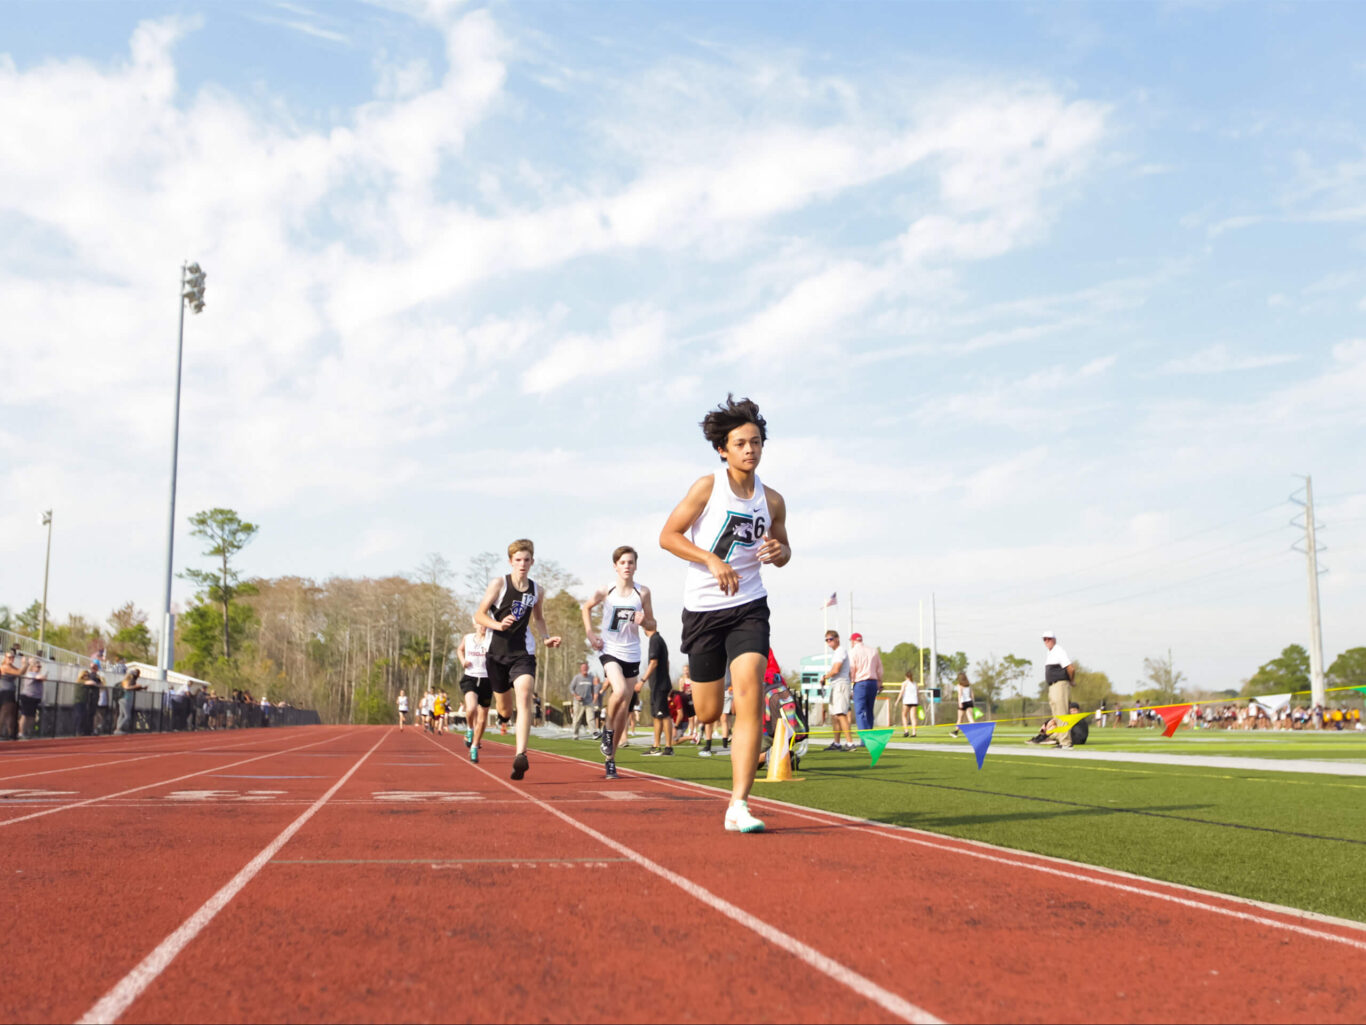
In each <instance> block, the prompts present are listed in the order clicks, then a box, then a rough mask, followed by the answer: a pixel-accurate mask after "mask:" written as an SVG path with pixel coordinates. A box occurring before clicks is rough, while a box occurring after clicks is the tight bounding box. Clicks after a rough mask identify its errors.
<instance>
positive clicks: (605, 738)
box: [580, 545, 655, 779]
mask: <svg viewBox="0 0 1366 1025" xmlns="http://www.w3.org/2000/svg"><path fill="white" fill-rule="evenodd" d="M612 565H613V566H614V567H615V568H616V571H617V579H616V581H615V582H614V583H611V584H608V585H607V586H605V587H599V588H598V589H597V590H596V591H594V592H593V595H592V597H590V598H589V599H588V600H587V601H585V602H584V603H583V605H582V606H581V607H580V609H581V611H582V613H583V629H584V633H585V634H587V636H588V643H589V645H590V646H591V647H592V648H593V649H594V650H595V651H597V652H598V659H599V660H600V661H601V662H602V672H603V675H604V676H606V677H607V682H608V684H609V685H610V686H611V688H612V694H611V696H610V697H609V698H608V699H607V720H606V722H605V723H604V724H603V730H602V755H603V757H604V758H605V759H606V760H607V764H606V776H607V778H608V779H616V778H617V748H618V747H619V746H620V745H621V742H622V740H623V739H624V738H625V736H626V729H627V725H628V723H629V722H630V719H631V706H632V704H633V703H634V702H633V699H634V698H635V695H636V692H637V691H638V690H639V689H640V627H641V626H644V627H645V628H646V629H647V630H653V629H654V628H655V614H654V609H653V608H652V607H651V604H650V589H649V588H648V587H638V586H637V585H636V582H635V580H636V550H635V549H634V548H632V547H631V546H630V545H622V546H621V547H619V548H618V549H617V550H616V551H614V552H613V553H612ZM599 605H601V606H602V626H601V629H600V631H599V633H594V632H593V621H592V616H593V610H594V609H595V608H597V607H598V606H599Z"/></svg>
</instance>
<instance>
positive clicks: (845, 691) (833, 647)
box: [821, 630, 854, 751]
mask: <svg viewBox="0 0 1366 1025" xmlns="http://www.w3.org/2000/svg"><path fill="white" fill-rule="evenodd" d="M825 646H826V647H827V648H829V649H830V668H829V669H827V670H826V671H825V672H824V673H822V674H821V686H825V685H826V684H827V683H828V684H829V685H830V724H831V726H832V728H833V729H834V731H835V737H834V739H833V740H832V741H831V742H830V746H829V747H827V748H826V750H827V751H839V750H841V749H842V750H845V751H852V750H853V749H854V735H853V733H852V732H851V731H850V729H849V709H850V706H851V705H852V704H853V700H854V694H853V688H852V687H851V686H850V684H849V654H848V652H846V651H845V650H844V648H843V646H842V645H841V644H840V635H839V633H838V632H837V631H835V630H827V631H826V634H825ZM841 733H843V734H844V737H845V742H844V743H843V744H841V743H840V734H841Z"/></svg>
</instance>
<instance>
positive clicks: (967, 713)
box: [953, 673, 973, 737]
mask: <svg viewBox="0 0 1366 1025" xmlns="http://www.w3.org/2000/svg"><path fill="white" fill-rule="evenodd" d="M954 690H956V691H957V692H958V719H957V721H956V723H955V724H954V727H953V736H955V737H961V736H962V735H963V731H962V730H960V729H959V728H958V727H959V726H962V725H963V723H966V722H972V721H973V719H972V684H970V683H968V674H967V673H959V674H958V679H957V680H956V681H955V682H954Z"/></svg>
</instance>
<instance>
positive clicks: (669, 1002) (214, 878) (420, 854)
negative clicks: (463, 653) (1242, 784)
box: [0, 727, 1366, 1022]
mask: <svg viewBox="0 0 1366 1025" xmlns="http://www.w3.org/2000/svg"><path fill="white" fill-rule="evenodd" d="M510 762H511V749H510V748H506V747H503V746H500V745H496V744H493V745H489V747H488V748H487V752H486V754H485V760H484V762H483V763H482V764H481V765H480V766H478V767H476V766H472V765H470V764H469V762H468V761H467V759H466V754H465V747H464V744H463V742H462V741H461V740H460V738H459V737H458V736H457V737H447V738H441V739H439V740H438V739H433V738H430V737H428V736H426V735H425V734H422V733H420V732H418V731H416V730H411V729H410V730H407V731H405V732H404V733H403V734H402V735H399V734H398V733H397V732H396V731H394V730H393V729H392V728H379V727H309V728H293V729H280V730H254V731H242V732H237V731H234V732H229V733H215V734H192V735H176V736H165V737H156V738H107V739H106V738H100V739H94V740H89V739H87V740H84V741H64V742H51V743H44V742H35V743H31V744H25V745H9V746H7V747H6V748H5V749H4V751H3V753H0V790H3V791H4V795H3V796H0V843H3V847H2V848H0V849H3V850H4V851H5V854H6V870H7V875H8V878H9V880H10V887H11V889H10V894H9V896H10V897H11V898H12V899H11V901H10V902H9V906H10V907H11V909H12V910H11V914H10V915H9V916H8V919H7V922H6V925H7V926H8V936H7V937H6V939H7V942H6V950H7V953H8V955H9V962H10V971H9V973H8V974H7V979H8V982H7V984H6V985H5V986H4V987H3V988H0V1017H3V1019H4V1020H7V1021H68V1022H69V1021H113V1020H120V1021H126V1022H141V1021H233V1022H236V1021H315V1020H321V1021H355V1020H363V1021H466V1020H475V1021H636V1020H662V1021H675V1020H683V1021H699V1020H702V1021H725V1022H730V1021H757V1020H764V1021H773V1020H785V1021H836V1022H846V1021H848V1022H862V1021H897V1020H910V1021H933V1020H936V1019H938V1020H944V1021H1058V1020H1073V1021H1170V1020H1184V1021H1210V1022H1214V1021H1230V1020H1243V1021H1305V1022H1309V1021H1360V1020H1361V1007H1362V1006H1363V1004H1362V1000H1363V997H1366V985H1364V984H1363V982H1362V980H1363V978H1366V929H1362V928H1361V927H1359V926H1356V925H1353V924H1350V923H1343V922H1337V921H1332V920H1325V919H1322V918H1317V917H1313V916H1308V915H1302V914H1299V913H1295V912H1291V911H1287V910H1285V909H1276V908H1271V907H1267V906H1263V905H1255V904H1250V903H1248V902H1245V901H1238V900H1234V899H1230V898H1223V897H1218V896H1214V895H1211V894H1206V893H1203V892H1200V891H1195V890H1190V889H1186V888H1182V887H1177V886H1172V885H1169V884H1163V883H1156V882H1152V881H1149V880H1142V879H1136V878H1135V877H1132V876H1126V875H1122V874H1118V873H1111V872H1107V871H1104V870H1099V869H1094V868H1089V867H1084V866H1078V865H1075V864H1072V863H1069V862H1062V861H1056V860H1051V859H1047V858H1041V857H1037V856H1033V855H1028V854H1021V853H1018V852H1013V851H1007V850H1003V849H1000V848H993V847H987V846H984V845H980V844H974V843H970V842H965V841H958V840H953V839H949V838H945V837H940V836H936V835H933V834H929V833H921V832H916V831H913V830H905V829H894V828H891V827H886V826H880V825H875V824H871V823H866V822H862V821H858V820H854V819H847V818H843V817H840V816H837V815H833V814H829V813H823V812H813V811H809V810H806V809H796V808H787V807H786V806H782V805H774V804H770V803H768V802H767V801H764V800H762V799H761V800H760V801H758V802H756V807H757V810H760V811H761V814H762V815H763V816H764V818H765V819H766V820H767V821H768V823H769V826H770V829H771V830H772V832H770V833H768V834H766V835H763V836H748V837H746V836H737V835H733V834H726V833H724V832H722V831H721V828H720V826H721V816H722V813H723V811H724V798H723V795H720V794H719V793H718V792H716V791H714V790H710V789H707V788H703V787H700V786H696V785H693V784H687V783H680V782H676V781H671V780H664V779H661V778H659V777H652V776H646V775H639V774H636V773H631V774H628V775H627V776H626V777H625V778H623V779H622V780H621V781H619V782H617V783H615V784H611V785H609V784H608V783H607V782H606V781H604V780H603V779H602V778H601V770H600V768H598V767H597V766H593V765H590V764H588V763H585V762H581V761H577V760H573V759H569V758H563V757H560V756H556V755H547V754H537V753H535V752H533V753H532V771H531V773H530V774H529V775H528V776H527V778H526V780H524V781H523V782H522V783H517V784H514V783H512V782H511V781H510V780H508V779H507V773H508V770H509V767H510ZM471 980H472V983H473V984H472V985H471V984H470V983H471Z"/></svg>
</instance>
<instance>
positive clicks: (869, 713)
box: [849, 633, 882, 744]
mask: <svg viewBox="0 0 1366 1025" xmlns="http://www.w3.org/2000/svg"><path fill="white" fill-rule="evenodd" d="M849 678H850V679H852V680H853V681H854V721H855V723H857V724H858V728H859V729H860V730H871V729H872V728H873V709H874V707H875V706H874V702H875V701H877V696H878V693H879V692H880V691H881V690H882V656H881V655H880V654H878V652H877V649H875V648H870V647H868V646H867V645H866V644H864V643H863V634H858V633H856V634H850V635H849ZM860 744H862V741H860Z"/></svg>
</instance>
